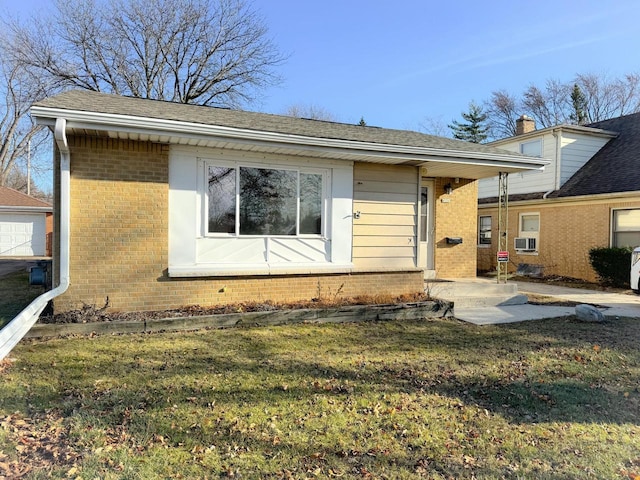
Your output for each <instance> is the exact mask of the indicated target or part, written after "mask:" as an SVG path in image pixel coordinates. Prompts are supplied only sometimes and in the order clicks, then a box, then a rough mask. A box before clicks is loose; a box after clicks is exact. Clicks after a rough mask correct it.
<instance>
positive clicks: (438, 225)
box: [434, 178, 478, 278]
mask: <svg viewBox="0 0 640 480" xmlns="http://www.w3.org/2000/svg"><path fill="white" fill-rule="evenodd" d="M448 183H450V184H451V186H452V188H453V191H452V192H451V194H450V195H448V194H446V193H445V190H444V186H445V185H446V184H448ZM477 202H478V184H477V182H476V181H474V180H467V179H460V180H459V183H455V179H453V178H436V181H435V239H434V240H435V243H436V248H435V267H436V276H437V277H438V278H464V277H475V276H476V254H477V248H476V228H477V226H476V225H477V216H476V212H477V208H478V204H477ZM447 237H462V244H459V245H449V244H447V241H446V238H447Z"/></svg>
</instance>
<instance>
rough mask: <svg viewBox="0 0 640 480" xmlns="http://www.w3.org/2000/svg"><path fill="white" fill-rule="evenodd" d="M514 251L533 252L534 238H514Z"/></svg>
mask: <svg viewBox="0 0 640 480" xmlns="http://www.w3.org/2000/svg"><path fill="white" fill-rule="evenodd" d="M515 247H516V250H525V251H529V252H531V251H535V249H536V239H535V238H516V239H515Z"/></svg>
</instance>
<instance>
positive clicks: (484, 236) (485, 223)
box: [478, 215, 491, 245]
mask: <svg viewBox="0 0 640 480" xmlns="http://www.w3.org/2000/svg"><path fill="white" fill-rule="evenodd" d="M478 245H491V216H489V215H487V216H485V215H482V216H480V217H479V218H478Z"/></svg>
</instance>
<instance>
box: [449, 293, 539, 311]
mask: <svg viewBox="0 0 640 480" xmlns="http://www.w3.org/2000/svg"><path fill="white" fill-rule="evenodd" d="M445 300H448V301H450V302H453V310H454V312H455V310H456V309H457V308H472V307H473V308H476V307H498V306H505V305H524V304H526V303H527V302H528V301H529V299H528V298H527V296H526V295H522V294H519V293H516V294H515V295H487V296H483V297H481V296H469V297H451V298H446V299H445Z"/></svg>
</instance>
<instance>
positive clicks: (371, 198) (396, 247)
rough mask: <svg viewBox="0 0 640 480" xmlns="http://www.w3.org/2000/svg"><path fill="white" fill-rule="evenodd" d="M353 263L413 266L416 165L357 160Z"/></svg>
mask: <svg viewBox="0 0 640 480" xmlns="http://www.w3.org/2000/svg"><path fill="white" fill-rule="evenodd" d="M353 180H354V188H353V190H354V191H353V195H354V199H353V210H354V212H360V218H359V219H355V218H354V220H353V263H354V265H355V266H356V267H360V268H387V267H388V268H392V267H395V268H413V267H415V266H416V238H417V237H416V234H417V211H416V204H417V202H416V200H417V195H418V174H417V171H416V169H415V167H400V166H394V167H391V166H385V165H370V164H363V163H356V164H355V165H354V172H353Z"/></svg>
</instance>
